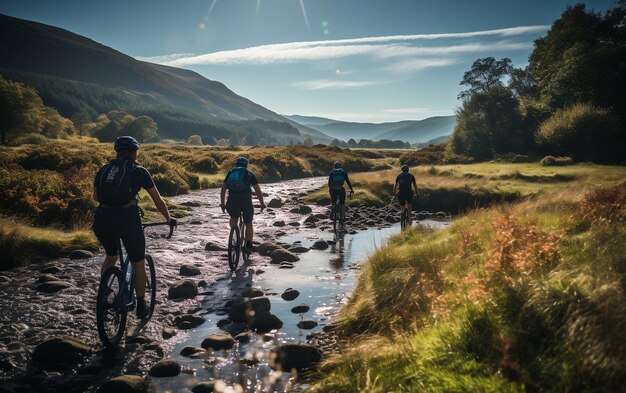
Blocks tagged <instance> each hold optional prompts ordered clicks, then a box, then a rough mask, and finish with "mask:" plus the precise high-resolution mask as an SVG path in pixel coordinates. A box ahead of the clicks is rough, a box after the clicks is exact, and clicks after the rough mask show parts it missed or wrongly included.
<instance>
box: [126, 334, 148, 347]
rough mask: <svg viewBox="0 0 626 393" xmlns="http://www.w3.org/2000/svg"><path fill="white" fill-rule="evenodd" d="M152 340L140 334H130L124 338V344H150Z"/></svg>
mask: <svg viewBox="0 0 626 393" xmlns="http://www.w3.org/2000/svg"><path fill="white" fill-rule="evenodd" d="M152 342H153V340H152V339H150V338H148V337H146V336H142V335H139V336H131V337H128V338H127V339H126V344H141V345H144V344H150V343H152Z"/></svg>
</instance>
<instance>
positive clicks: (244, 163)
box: [235, 157, 248, 167]
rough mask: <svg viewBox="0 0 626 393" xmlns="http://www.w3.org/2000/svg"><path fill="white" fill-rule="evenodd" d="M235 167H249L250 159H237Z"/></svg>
mask: <svg viewBox="0 0 626 393" xmlns="http://www.w3.org/2000/svg"><path fill="white" fill-rule="evenodd" d="M235 166H242V167H247V166H248V159H247V158H246V157H237V159H236V160H235Z"/></svg>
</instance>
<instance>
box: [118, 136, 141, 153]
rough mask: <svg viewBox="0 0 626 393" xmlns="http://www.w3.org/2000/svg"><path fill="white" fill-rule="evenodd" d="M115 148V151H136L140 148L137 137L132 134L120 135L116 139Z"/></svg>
mask: <svg viewBox="0 0 626 393" xmlns="http://www.w3.org/2000/svg"><path fill="white" fill-rule="evenodd" d="M113 148H114V149H115V151H122V150H130V151H135V150H137V149H139V142H137V139H135V138H133V137H132V136H118V137H117V139H115V143H114V144H113Z"/></svg>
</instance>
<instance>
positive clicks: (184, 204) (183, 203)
mask: <svg viewBox="0 0 626 393" xmlns="http://www.w3.org/2000/svg"><path fill="white" fill-rule="evenodd" d="M180 205H183V206H189V207H198V206H202V203H201V202H197V201H187V202H181V203H180Z"/></svg>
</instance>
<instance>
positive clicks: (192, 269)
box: [180, 265, 200, 277]
mask: <svg viewBox="0 0 626 393" xmlns="http://www.w3.org/2000/svg"><path fill="white" fill-rule="evenodd" d="M180 275H181V276H185V277H190V276H199V275H200V269H198V267H197V266H194V265H182V266H181V267H180Z"/></svg>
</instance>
